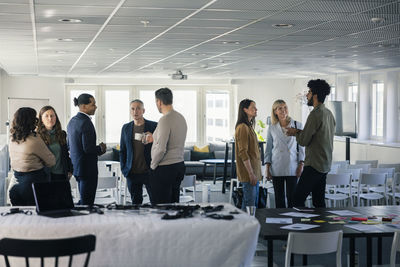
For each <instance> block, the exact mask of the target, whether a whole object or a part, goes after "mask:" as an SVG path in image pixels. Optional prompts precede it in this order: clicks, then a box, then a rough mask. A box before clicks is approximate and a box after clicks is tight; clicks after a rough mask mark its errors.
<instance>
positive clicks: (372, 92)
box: [370, 80, 386, 141]
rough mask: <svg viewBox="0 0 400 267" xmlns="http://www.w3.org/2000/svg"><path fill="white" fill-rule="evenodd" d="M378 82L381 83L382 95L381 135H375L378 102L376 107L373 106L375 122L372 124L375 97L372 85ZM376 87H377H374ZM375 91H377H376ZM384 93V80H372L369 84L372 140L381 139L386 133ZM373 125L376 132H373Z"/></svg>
mask: <svg viewBox="0 0 400 267" xmlns="http://www.w3.org/2000/svg"><path fill="white" fill-rule="evenodd" d="M378 84H382V87H383V97H382V103H381V104H382V107H383V109H382V135H377V132H378V129H377V125H378V117H377V113H378V109H377V105H378V103H377V102H376V107H375V110H376V112H375V118H376V122H375V124H376V125H374V124H373V117H374V112H373V111H374V98H375V99H376V95H374V85H378ZM376 89H378V88H376ZM376 93H377V92H376ZM385 94H386V90H385V82H384V80H373V81H372V84H371V132H370V134H371V139H372V140H379V141H381V140H383V139H384V137H385V135H386V120H385V116H386V110H385V106H386V99H385ZM374 127H375V132H376V134H374Z"/></svg>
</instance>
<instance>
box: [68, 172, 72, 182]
mask: <svg viewBox="0 0 400 267" xmlns="http://www.w3.org/2000/svg"><path fill="white" fill-rule="evenodd" d="M67 176H68V180H71V177H72V172H68V174H67Z"/></svg>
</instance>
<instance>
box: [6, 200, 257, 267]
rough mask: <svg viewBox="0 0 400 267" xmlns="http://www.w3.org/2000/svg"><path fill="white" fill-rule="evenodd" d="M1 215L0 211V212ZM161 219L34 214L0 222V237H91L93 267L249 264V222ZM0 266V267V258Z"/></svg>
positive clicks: (253, 236)
mask: <svg viewBox="0 0 400 267" xmlns="http://www.w3.org/2000/svg"><path fill="white" fill-rule="evenodd" d="M224 206H225V208H224V210H223V211H222V212H220V214H229V211H233V210H236V208H234V207H233V206H231V205H229V204H226V203H224ZM32 209H33V207H32ZM7 210H9V208H7V207H1V208H0V211H1V212H4V211H7ZM161 216H162V215H161V214H157V213H152V212H150V211H149V210H147V211H146V210H145V211H140V212H138V211H130V210H127V211H117V210H110V211H108V210H106V211H105V213H104V214H103V215H101V214H96V213H93V214H90V215H84V216H73V217H65V218H59V219H53V218H48V217H43V216H38V215H36V214H35V212H34V214H33V215H30V216H29V215H25V214H15V215H14V214H13V215H8V216H1V217H0V238H3V237H12V238H24V239H46V238H65V237H72V236H78V235H84V234H94V235H96V250H95V251H94V252H93V253H92V255H91V258H90V264H89V266H95V267H100V266H107V267H108V266H151V267H154V266H163V267H166V266H171V267H178V266H185V267H186V266H229V267H232V266H249V265H250V264H251V261H252V259H253V255H254V251H255V248H256V244H257V238H258V233H259V230H260V225H259V223H258V221H257V220H256V219H255V218H254V217H250V216H248V215H247V214H245V213H242V212H240V213H239V214H235V215H233V216H234V219H233V220H215V219H211V218H205V217H203V216H201V215H200V214H196V215H195V216H194V217H193V218H186V219H176V220H162V219H161ZM81 259H83V257H80V258H78V259H74V261H76V260H78V261H80V260H81ZM20 263H23V261H21V262H20ZM75 263H76V262H75ZM0 266H4V259H3V257H2V256H1V258H0ZM12 266H13V265H12ZM17 266H23V264H21V265H20V264H17Z"/></svg>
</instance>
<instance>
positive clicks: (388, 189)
mask: <svg viewBox="0 0 400 267" xmlns="http://www.w3.org/2000/svg"><path fill="white" fill-rule="evenodd" d="M369 173H386V174H387V181H386V192H387V193H389V192H391V185H392V180H393V176H394V168H371V169H369ZM369 190H371V191H372V192H377V193H384V192H385V188H383V186H376V187H370V189H369ZM385 196H386V197H387V195H385Z"/></svg>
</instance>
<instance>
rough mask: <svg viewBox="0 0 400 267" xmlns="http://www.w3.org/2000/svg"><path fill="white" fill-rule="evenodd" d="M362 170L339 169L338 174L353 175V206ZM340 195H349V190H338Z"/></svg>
mask: <svg viewBox="0 0 400 267" xmlns="http://www.w3.org/2000/svg"><path fill="white" fill-rule="evenodd" d="M361 171H362V169H339V170H338V173H337V174H343V173H350V174H351V185H352V195H353V206H354V203H355V200H356V198H357V189H358V180H359V179H360V176H361ZM336 191H337V192H339V193H343V194H349V193H350V189H349V188H337V190H336Z"/></svg>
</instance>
